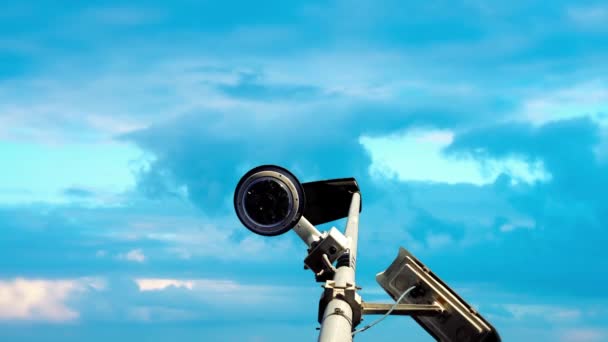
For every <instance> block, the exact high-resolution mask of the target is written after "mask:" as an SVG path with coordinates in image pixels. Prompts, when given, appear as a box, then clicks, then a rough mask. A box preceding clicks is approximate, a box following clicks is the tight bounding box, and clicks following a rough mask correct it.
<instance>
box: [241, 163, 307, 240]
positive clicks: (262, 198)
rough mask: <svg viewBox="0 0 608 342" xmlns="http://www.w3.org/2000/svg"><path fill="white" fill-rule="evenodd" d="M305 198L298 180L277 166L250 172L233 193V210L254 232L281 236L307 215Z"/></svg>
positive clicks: (263, 166)
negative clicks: (304, 214) (305, 213)
mask: <svg viewBox="0 0 608 342" xmlns="http://www.w3.org/2000/svg"><path fill="white" fill-rule="evenodd" d="M305 207H306V196H305V193H304V188H303V187H302V184H300V182H299V181H298V179H297V178H296V177H295V176H294V175H293V174H292V173H291V172H289V171H288V170H286V169H284V168H282V167H280V166H276V165H262V166H258V167H256V168H253V169H251V170H250V171H249V172H247V173H246V174H245V175H244V176H243V177H242V178H241V180H240V181H239V183H238V184H237V186H236V189H235V192H234V208H235V210H236V214H237V216H238V218H239V220H240V221H241V223H243V225H244V226H245V227H246V228H247V229H249V230H251V231H252V232H254V233H256V234H259V235H264V236H275V235H280V234H283V233H285V232H287V231H288V230H290V229H291V228H293V227H294V226H295V225H296V224H297V223H298V221H299V220H300V218H301V217H302V215H303V213H304V208H305Z"/></svg>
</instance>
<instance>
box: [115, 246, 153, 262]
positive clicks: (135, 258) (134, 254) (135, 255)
mask: <svg viewBox="0 0 608 342" xmlns="http://www.w3.org/2000/svg"><path fill="white" fill-rule="evenodd" d="M118 257H119V259H124V260H128V261H132V262H139V263H142V262H144V261H146V256H145V255H144V252H143V251H142V250H141V249H134V250H131V251H129V252H127V253H126V254H120V255H119V256H118Z"/></svg>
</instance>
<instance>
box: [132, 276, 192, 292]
mask: <svg viewBox="0 0 608 342" xmlns="http://www.w3.org/2000/svg"><path fill="white" fill-rule="evenodd" d="M135 282H136V283H137V286H138V287H139V291H142V292H143V291H160V290H164V289H166V288H167V287H169V286H174V287H183V288H186V289H189V290H192V288H193V284H194V282H193V281H191V280H185V281H183V280H176V279H136V280H135Z"/></svg>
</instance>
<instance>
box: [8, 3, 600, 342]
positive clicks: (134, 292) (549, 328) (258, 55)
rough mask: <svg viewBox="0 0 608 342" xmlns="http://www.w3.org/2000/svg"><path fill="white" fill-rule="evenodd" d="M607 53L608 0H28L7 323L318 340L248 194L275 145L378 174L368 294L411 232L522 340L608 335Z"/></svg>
mask: <svg viewBox="0 0 608 342" xmlns="http://www.w3.org/2000/svg"><path fill="white" fill-rule="evenodd" d="M606 61H608V6H606V4H604V3H602V2H599V1H576V2H574V1H572V2H567V1H553V2H551V4H548V3H547V2H541V1H511V2H509V3H507V2H498V1H477V0H466V1H460V2H448V1H425V2H419V1H418V2H415V1H371V0H354V1H342V0H335V1H291V2H285V1H263V2H255V3H254V2H239V1H221V2H219V1H172V2H170V3H169V2H167V1H148V2H138V1H132V2H129V3H126V2H124V3H121V2H118V1H88V2H86V3H85V2H80V3H75V2H72V1H31V2H21V3H19V2H12V3H9V2H6V3H4V4H2V11H0V170H2V177H0V228H1V232H2V234H1V235H0V340H2V341H40V340H45V341H82V340H89V341H107V340H108V339H114V340H119V341H126V340H135V339H137V340H145V341H166V340H168V339H172V340H183V341H194V340H199V341H200V340H202V341H283V340H285V337H286V336H289V340H293V341H310V340H314V339H315V337H316V334H317V332H316V331H315V328H316V327H317V323H316V307H317V303H318V298H319V295H320V288H319V287H318V285H317V284H315V283H314V281H313V276H312V274H309V273H307V272H305V271H303V270H302V261H303V259H304V256H305V254H304V253H305V248H304V245H303V244H302V243H301V242H300V241H298V239H297V237H296V236H295V234H285V235H282V236H279V237H274V238H262V237H259V236H253V235H251V234H250V233H249V232H248V231H247V230H246V229H244V228H243V227H242V226H241V225H240V223H239V222H238V220H237V219H236V216H235V215H234V212H233V209H232V207H231V198H232V191H233V190H234V186H235V184H236V183H237V182H238V179H239V178H240V176H241V175H242V174H243V173H244V172H245V171H247V170H248V169H249V168H251V167H253V166H256V165H259V164H265V163H272V164H278V165H282V166H284V167H287V168H289V169H290V170H292V171H293V172H294V173H295V174H296V175H297V176H298V177H299V178H300V179H301V180H302V181H313V180H318V179H324V178H337V177H349V176H354V177H356V178H357V180H358V181H359V183H360V185H361V188H362V196H363V202H364V205H363V208H364V209H363V212H362V216H361V232H360V239H359V241H360V247H359V260H358V267H359V268H358V275H357V277H358V282H359V283H360V285H361V286H363V291H362V295H363V297H364V299H366V300H368V301H380V300H388V296H387V295H385V294H384V293H383V291H382V289H381V288H380V287H379V286H378V285H377V284H376V283H375V280H374V276H375V274H376V273H377V272H380V271H383V270H384V269H385V268H386V267H387V266H388V265H389V264H390V262H391V261H392V260H393V258H394V257H395V256H396V254H397V251H398V248H399V247H400V246H404V247H406V248H408V249H409V250H411V251H413V252H414V253H415V254H416V255H417V256H418V257H419V258H421V259H422V260H423V261H424V262H425V263H426V264H427V265H428V266H429V267H430V268H431V269H432V270H434V271H435V273H437V274H438V275H440V276H441V277H442V278H443V279H444V280H445V281H446V282H447V283H448V284H451V285H452V286H453V287H454V288H455V289H456V290H458V291H459V293H460V294H461V295H462V297H464V298H465V299H467V300H468V301H469V302H470V303H471V304H473V305H474V306H475V307H477V308H478V309H479V311H480V312H481V313H482V314H483V315H484V316H485V317H487V318H488V319H489V320H490V321H491V322H492V323H493V324H494V325H495V326H496V327H497V328H498V330H499V331H500V333H501V335H502V336H503V339H504V340H505V341H565V342H567V341H581V342H586V341H589V342H591V341H608V319H606V316H607V315H608V309H606V308H607V307H608V298H607V297H606V295H605V286H604V284H605V282H606V281H608V269H607V268H606V262H607V260H608V252H607V251H606V248H605V246H606V244H607V243H608V231H607V230H606V225H607V223H608V204H606V201H605V199H604V194H605V193H606V192H607V191H608V76H607V75H608V62H606ZM335 225H336V226H337V227H339V228H342V227H343V225H344V222H342V221H338V222H336V223H335ZM329 227H330V225H327V226H324V227H322V228H325V229H327V228H329ZM292 235H293V236H292ZM286 308H291V309H289V310H287V309H286ZM396 336H399V338H402V339H404V340H406V339H407V340H408V341H431V338H430V337H428V336H427V335H426V333H425V332H424V331H423V330H422V329H421V328H419V327H418V326H417V325H416V324H415V323H413V321H412V320H410V319H408V318H399V317H395V318H389V319H387V320H386V321H385V322H383V323H382V324H381V325H379V326H377V327H375V328H373V329H370V330H369V331H366V332H365V333H362V334H361V335H360V336H358V338H357V339H358V340H359V341H377V340H383V339H389V338H395V337H396ZM401 336H402V337H401Z"/></svg>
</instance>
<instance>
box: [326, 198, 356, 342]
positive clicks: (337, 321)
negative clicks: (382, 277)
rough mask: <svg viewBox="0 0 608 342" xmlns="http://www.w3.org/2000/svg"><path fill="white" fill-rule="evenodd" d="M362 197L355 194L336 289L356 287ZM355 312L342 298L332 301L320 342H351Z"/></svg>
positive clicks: (347, 224)
mask: <svg viewBox="0 0 608 342" xmlns="http://www.w3.org/2000/svg"><path fill="white" fill-rule="evenodd" d="M360 207H361V195H360V194H359V193H358V192H357V193H354V194H353V198H352V200H351V202H350V209H349V211H348V219H347V221H346V231H345V234H344V235H345V236H346V238H348V239H349V240H350V241H349V250H348V252H347V253H345V254H344V255H343V256H342V257H341V258H340V259H338V264H337V266H338V269H337V270H336V275H335V276H334V283H335V287H336V288H340V287H342V288H346V287H347V284H350V285H352V286H355V266H356V261H357V240H358V235H359V208H360ZM352 319H353V311H352V308H351V307H350V305H349V304H348V303H347V302H346V301H344V300H343V299H341V298H334V299H332V300H331V301H330V302H329V303H328V304H327V307H326V308H325V312H324V313H323V321H322V322H321V332H320V333H319V342H351V341H352V340H353V337H352V332H353V329H354V328H355V327H353V324H352Z"/></svg>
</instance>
